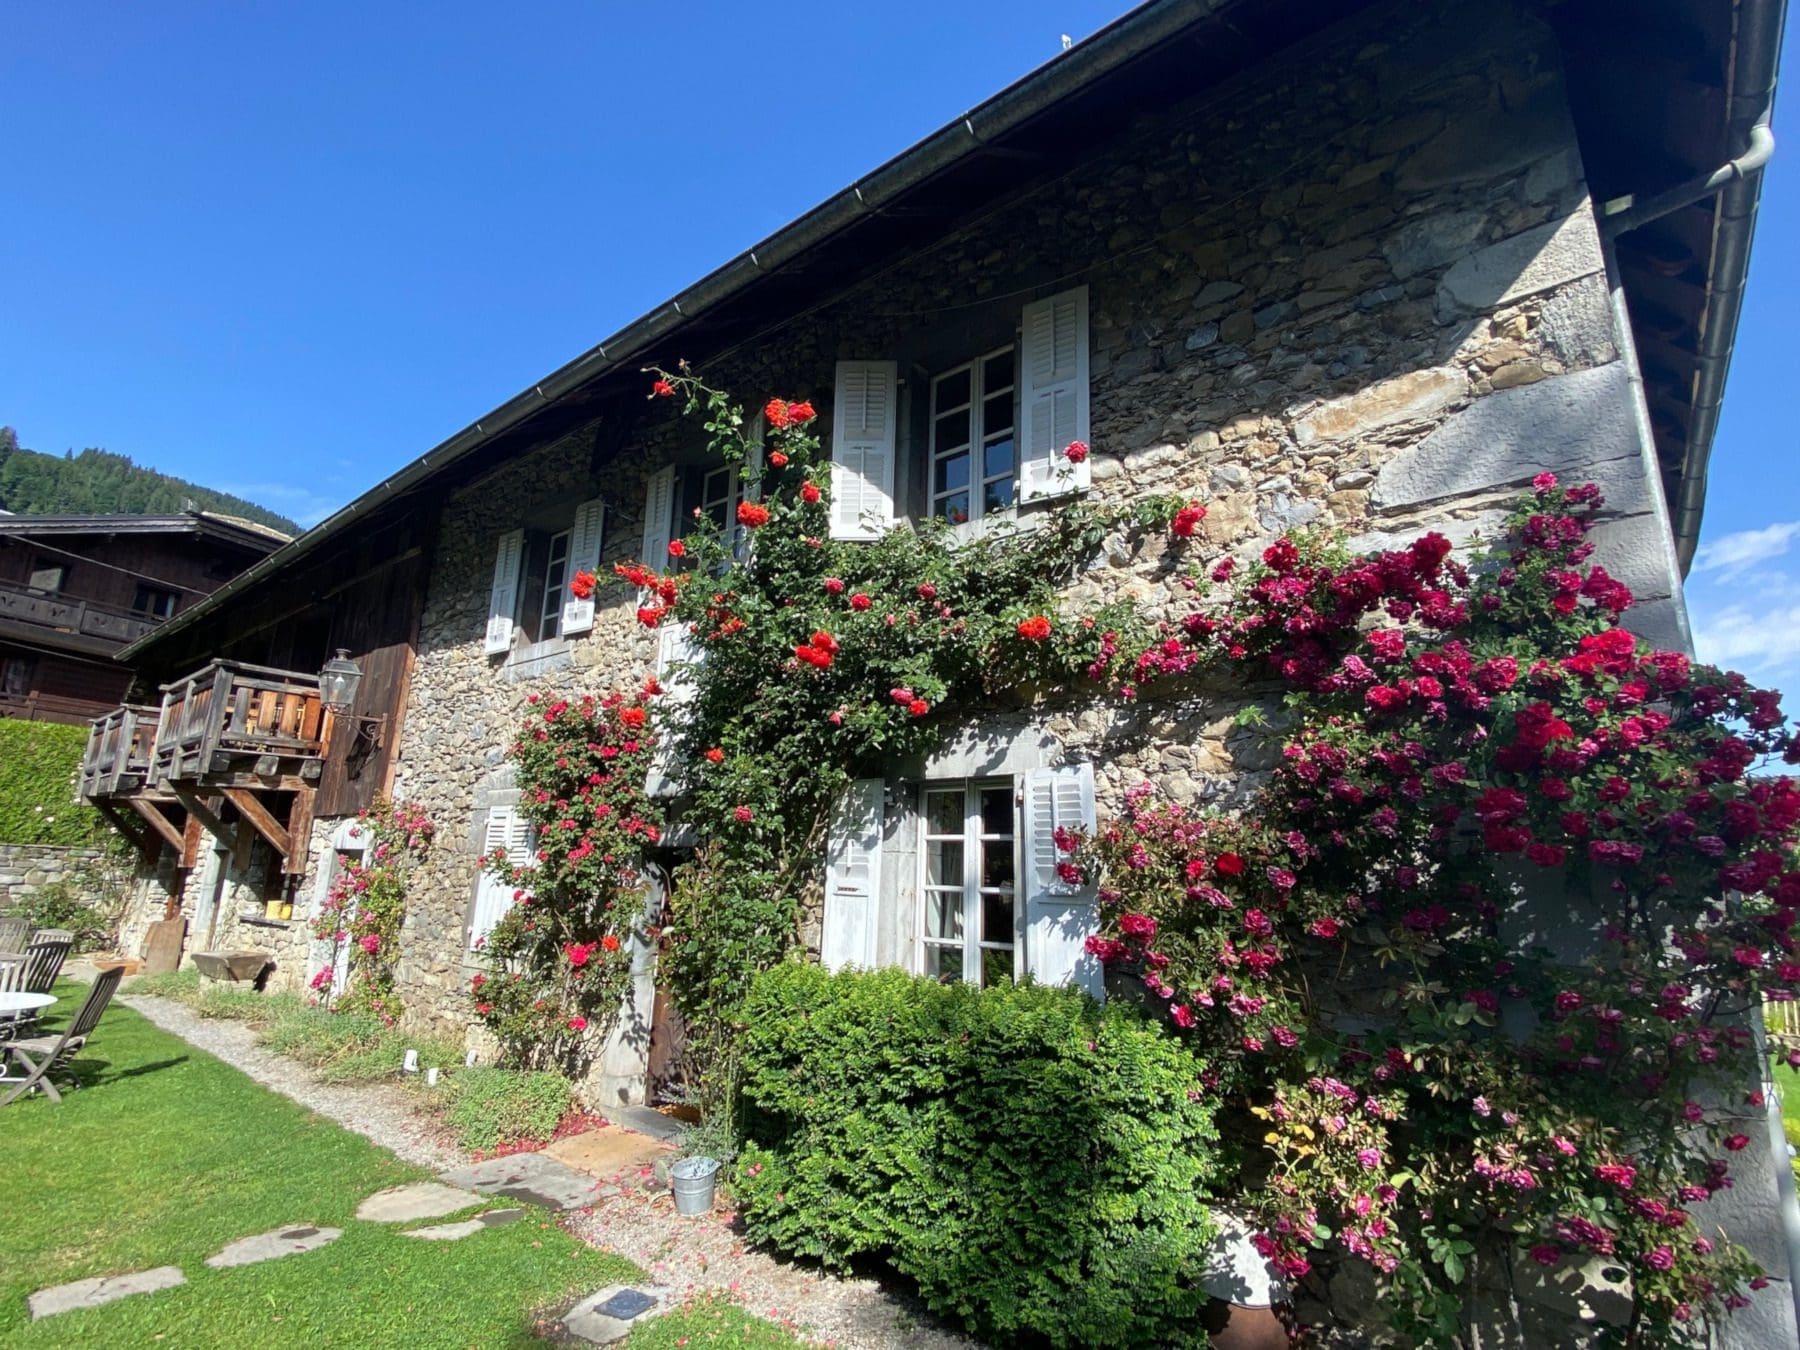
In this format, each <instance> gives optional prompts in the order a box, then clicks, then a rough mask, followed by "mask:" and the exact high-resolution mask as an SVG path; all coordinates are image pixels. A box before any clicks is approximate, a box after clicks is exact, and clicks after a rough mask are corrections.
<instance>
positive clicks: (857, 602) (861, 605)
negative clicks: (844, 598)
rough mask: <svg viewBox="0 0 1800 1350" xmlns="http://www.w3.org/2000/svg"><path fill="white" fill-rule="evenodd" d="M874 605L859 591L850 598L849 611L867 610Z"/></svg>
mask: <svg viewBox="0 0 1800 1350" xmlns="http://www.w3.org/2000/svg"><path fill="white" fill-rule="evenodd" d="M874 603H875V602H874V601H873V600H871V599H869V597H868V596H866V595H864V594H863V593H862V592H861V591H858V592H857V593H856V594H855V595H853V596H851V597H850V608H851V609H867V608H869V606H871V605H873V604H874Z"/></svg>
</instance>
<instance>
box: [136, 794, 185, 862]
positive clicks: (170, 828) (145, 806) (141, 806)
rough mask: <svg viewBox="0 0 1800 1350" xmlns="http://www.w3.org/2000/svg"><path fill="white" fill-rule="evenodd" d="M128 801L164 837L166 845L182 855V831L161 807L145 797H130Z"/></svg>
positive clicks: (183, 843)
mask: <svg viewBox="0 0 1800 1350" xmlns="http://www.w3.org/2000/svg"><path fill="white" fill-rule="evenodd" d="M126 800H127V801H128V802H130V803H131V809H132V810H133V811H136V812H137V813H138V814H139V815H140V816H142V817H143V818H144V821H145V823H146V824H148V825H149V826H150V828H151V829H153V830H155V831H156V832H157V833H158V834H159V835H161V836H162V838H163V842H164V843H166V844H168V846H169V847H170V848H172V849H174V850H175V852H176V853H177V854H179V853H181V851H182V849H183V848H184V846H185V842H184V840H183V839H182V835H181V831H180V830H178V829H176V828H175V824H174V822H173V821H171V820H170V819H169V818H168V817H167V816H165V815H164V814H163V813H162V808H161V807H160V806H158V805H157V804H156V803H155V802H153V801H148V800H146V799H145V798H143V797H128V798H126Z"/></svg>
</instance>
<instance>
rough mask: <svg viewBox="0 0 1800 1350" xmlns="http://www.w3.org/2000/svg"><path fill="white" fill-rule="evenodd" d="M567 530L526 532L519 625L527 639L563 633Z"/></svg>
mask: <svg viewBox="0 0 1800 1350" xmlns="http://www.w3.org/2000/svg"><path fill="white" fill-rule="evenodd" d="M571 533H572V532H571V531H569V530H557V531H556V532H555V533H549V532H547V531H543V530H528V531H526V534H525V588H524V590H525V596H524V612H523V613H522V614H521V615H520V618H519V623H520V626H521V627H522V628H523V629H524V630H525V640H526V641H527V642H548V641H550V640H551V639H552V638H555V637H560V636H561V635H562V612H563V602H564V601H566V600H567V599H568V598H569V597H568V594H567V588H568V584H569V542H570V537H571Z"/></svg>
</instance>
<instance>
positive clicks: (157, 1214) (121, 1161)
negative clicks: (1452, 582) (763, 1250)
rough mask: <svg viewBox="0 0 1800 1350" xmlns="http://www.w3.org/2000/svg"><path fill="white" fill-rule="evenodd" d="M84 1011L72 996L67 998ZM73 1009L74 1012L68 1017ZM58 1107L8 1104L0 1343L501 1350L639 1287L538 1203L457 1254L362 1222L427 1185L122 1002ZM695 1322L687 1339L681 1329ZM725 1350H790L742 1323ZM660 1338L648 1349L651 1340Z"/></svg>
mask: <svg viewBox="0 0 1800 1350" xmlns="http://www.w3.org/2000/svg"><path fill="white" fill-rule="evenodd" d="M58 992H59V993H61V994H62V995H63V996H64V1003H63V1005H62V1009H59V1011H63V1010H67V1009H72V1008H73V1007H74V1006H75V1002H76V999H77V998H78V997H79V996H80V994H81V992H82V991H81V989H80V987H79V986H74V985H70V984H68V983H67V982H65V983H64V984H63V985H62V986H61V988H60V989H59V991H58ZM64 1015H66V1011H65V1014H64ZM78 1064H79V1066H80V1069H81V1073H80V1077H81V1080H82V1086H81V1087H80V1088H79V1089H78V1090H76V1091H74V1092H71V1093H69V1094H67V1097H66V1100H65V1101H64V1103H63V1104H62V1105H61V1106H56V1105H52V1104H51V1103H49V1102H48V1101H45V1100H44V1099H42V1098H41V1097H40V1098H27V1099H25V1100H23V1101H19V1102H15V1103H14V1104H13V1105H11V1106H9V1107H6V1108H4V1110H3V1111H0V1142H3V1143H4V1146H5V1158H6V1164H7V1172H8V1175H9V1177H10V1178H11V1182H10V1187H9V1195H10V1203H8V1204H7V1205H6V1206H5V1210H4V1214H5V1218H4V1221H3V1231H4V1238H3V1239H0V1343H3V1344H5V1345H7V1346H16V1347H25V1348H29V1347H36V1346H57V1347H79V1346H137V1345H151V1344H154V1343H163V1344H168V1345H180V1346H184V1347H188V1346H193V1347H209V1346H220V1347H223V1346H234V1347H235V1346H239V1345H243V1344H246V1343H254V1342H255V1341H257V1340H263V1339H268V1338H272V1337H279V1338H281V1339H282V1340H283V1341H286V1342H288V1343H290V1344H299V1345H307V1346H356V1347H372V1348H375V1350H379V1348H380V1347H388V1346H392V1347H401V1346H407V1347H444V1348H445V1350H450V1348H451V1347H466V1346H481V1347H490V1346H491V1347H508V1346H525V1345H529V1344H533V1343H537V1337H536V1334H535V1325H536V1322H537V1320H538V1317H539V1316H540V1315H541V1314H543V1313H545V1312H546V1311H551V1312H553V1311H554V1310H555V1309H556V1308H557V1306H558V1305H560V1304H561V1303H562V1302H563V1301H564V1300H567V1299H571V1298H573V1297H575V1296H577V1295H581V1294H586V1293H590V1292H592V1291H593V1290H595V1289H597V1288H599V1287H600V1286H602V1285H604V1284H608V1283H612V1282H615V1281H629V1280H633V1279H636V1278H639V1272H638V1271H637V1270H636V1268H635V1267H634V1266H632V1265H631V1263H630V1262H628V1261H626V1260H624V1259H623V1258H621V1257H618V1256H614V1255H610V1254H606V1253H602V1252H598V1251H595V1250H593V1249H592V1248H590V1247H587V1246H586V1245H584V1244H583V1243H581V1242H578V1241H577V1240H576V1239H575V1238H573V1237H571V1236H570V1235H569V1234H567V1233H565V1232H564V1231H563V1230H562V1229H560V1228H558V1227H557V1226H556V1225H555V1223H554V1222H553V1221H552V1220H551V1219H550V1217H549V1216H548V1215H547V1214H543V1213H541V1212H540V1211H536V1210H533V1211H531V1213H530V1217H529V1218H527V1219H526V1220H524V1221H522V1222H519V1223H516V1224H512V1225H510V1226H507V1227H503V1228H496V1229H492V1230H489V1231H487V1232H484V1233H480V1234H477V1235H476V1236H474V1237H471V1238H467V1239H464V1240H463V1241H461V1242H451V1243H427V1242H420V1241H418V1240H416V1239H411V1238H406V1237H403V1236H401V1234H400V1233H399V1232H398V1231H396V1230H395V1229H394V1228H392V1227H389V1226H386V1225H377V1224H368V1223H359V1222H356V1221H355V1220H354V1219H353V1218H352V1217H351V1216H352V1214H353V1213H354V1211H355V1209H356V1206H357V1204H358V1203H359V1202H360V1201H361V1200H362V1199H363V1197H365V1196H366V1195H368V1194H370V1193H371V1192H373V1191H376V1190H379V1189H381V1188H382V1187H384V1186H392V1185H395V1184H397V1183H399V1182H403V1181H410V1180H414V1179H416V1178H419V1177H421V1176H423V1175H425V1174H424V1173H423V1172H422V1171H421V1169H419V1168H415V1167H412V1166H410V1165H408V1164H406V1163H403V1162H401V1161H399V1160H398V1159H396V1158H395V1157H393V1155H391V1154H389V1153H387V1152H386V1151H385V1150H383V1149H379V1148H377V1147H375V1146H374V1145H373V1144H371V1143H369V1142H368V1141H367V1140H365V1139H363V1138H362V1137H361V1136H360V1135H356V1134H353V1133H351V1132H349V1131H347V1130H344V1129H341V1128H340V1127H338V1126H337V1125H335V1124H333V1123H331V1122H330V1121H327V1120H325V1119H323V1118H321V1117H319V1116H316V1115H314V1114H312V1113H311V1112H309V1111H306V1110H305V1109H304V1108H302V1107H300V1106H298V1105H297V1104H295V1103H293V1102H290V1101H289V1100H287V1099H286V1098H285V1097H281V1096H278V1095H277V1094H275V1093H273V1092H270V1091H268V1090H266V1089H264V1088H262V1087H260V1086H259V1085H257V1084H256V1083H254V1082H252V1081H251V1080H250V1079H249V1078H247V1077H245V1076H244V1075H243V1074H241V1073H239V1072H238V1071H237V1070H235V1069H233V1068H231V1067H229V1066H228V1065H226V1064H223V1063H221V1062H220V1061H219V1060H217V1059H214V1058H213V1057H212V1056H211V1055H208V1054H206V1053H204V1052H202V1051H200V1050H196V1049H194V1048H193V1047H192V1046H190V1045H188V1044H187V1043H186V1042H185V1041H182V1040H180V1039H179V1038H177V1037H175V1036H172V1035H170V1034H168V1033H167V1032H164V1031H161V1030H158V1029H157V1028H156V1027H154V1026H152V1025H151V1024H150V1023H148V1022H147V1021H145V1020H144V1019H143V1018H142V1017H140V1016H138V1015H137V1014H136V1013H134V1012H132V1011H131V1010H130V1009H128V1008H124V1007H121V1006H118V1005H115V1006H114V1007H113V1008H112V1009H110V1010H109V1011H108V1012H107V1014H106V1018H105V1020H104V1021H103V1022H102V1023H101V1026H100V1029H99V1031H98V1032H97V1034H96V1035H95V1036H94V1038H93V1040H92V1041H91V1042H90V1048H89V1050H88V1052H87V1053H86V1054H85V1055H84V1056H83V1057H82V1059H81V1060H80V1061H78ZM296 1223H310V1224H318V1225H329V1226H333V1227H341V1228H343V1229H345V1233H344V1236H343V1237H342V1238H340V1239H339V1240H338V1241H336V1242H334V1243H331V1244H330V1245H328V1246H326V1247H322V1248H320V1249H319V1250H317V1251H313V1252H308V1253H306V1254H304V1255H299V1256H290V1257H287V1258H284V1259H282V1260H279V1261H271V1262H267V1263H264V1264H261V1265H255V1266H245V1267H240V1268H237V1269H234V1270H219V1271H215V1270H210V1269H208V1268H207V1267H206V1266H205V1264H204V1261H205V1258H206V1257H207V1256H209V1255H211V1254H212V1253H213V1252H215V1251H217V1250H218V1249H219V1248H221V1247H223V1246H224V1245H225V1244H226V1243H228V1242H230V1241H233V1240H234V1239H236V1238H240V1237H245V1236H248V1235H250V1234H253V1233H261V1232H266V1231H268V1230H270V1229H273V1228H278V1227H283V1226H286V1225H288V1224H296ZM163 1265H177V1266H180V1267H181V1269H182V1270H183V1272H185V1274H186V1275H187V1278H188V1284H187V1285H185V1286H183V1287H182V1288H179V1289H172V1290H167V1291H164V1292H161V1293H156V1294H148V1295H138V1296H135V1297H132V1298H127V1299H122V1300H120V1301H119V1302H117V1303H113V1304H109V1305H107V1306H106V1307H102V1308H93V1309H86V1310H83V1311H79V1312H71V1313H64V1314H61V1315H59V1316H56V1317H52V1318H48V1319H46V1320H44V1321H42V1322H37V1323H32V1322H30V1321H28V1313H27V1310H26V1305H25V1296H26V1295H27V1294H28V1293H30V1292H31V1291H33V1290H36V1289H40V1288H43V1287H46V1286H49V1285H53V1284H61V1283H65V1282H67V1281H70V1280H78V1279H82V1278H85V1277H87V1276H92V1275H106V1274H116V1273H120V1272H123V1271H129V1270H142V1269H146V1268H149V1267H152V1266H163ZM744 1317H745V1315H744V1314H742V1313H741V1312H739V1311H738V1310H736V1309H730V1310H725V1309H720V1308H715V1307H714V1306H713V1305H712V1304H710V1303H709V1304H706V1305H705V1306H703V1307H701V1306H698V1305H697V1306H696V1307H694V1308H690V1309H689V1310H687V1311H686V1312H682V1313H674V1314H671V1315H670V1318H669V1319H667V1320H666V1321H665V1322H662V1323H655V1324H649V1325H647V1326H646V1327H645V1328H644V1329H643V1330H642V1331H641V1332H639V1333H637V1334H635V1335H634V1336H633V1339H632V1341H631V1345H632V1346H634V1347H639V1350H642V1348H643V1347H652V1350H654V1347H658V1346H662V1345H666V1344H672V1343H673V1342H672V1341H670V1340H668V1339H667V1338H668V1337H670V1336H676V1337H679V1336H680V1335H682V1334H688V1335H689V1336H690V1341H689V1343H690V1344H707V1343H709V1342H708V1341H707V1340H705V1339H695V1337H704V1336H709V1335H712V1333H713V1331H714V1330H715V1329H716V1328H720V1327H726V1326H732V1327H734V1328H735V1327H736V1323H737V1319H742V1318H744ZM678 1318H681V1319H686V1320H688V1321H689V1322H691V1323H692V1324H693V1327H694V1330H693V1331H692V1332H687V1333H684V1332H682V1331H681V1330H680V1326H681V1323H680V1322H679V1321H677V1320H676V1319H678ZM744 1325H745V1326H746V1327H748V1328H749V1329H748V1330H745V1331H743V1332H742V1333H741V1334H740V1333H739V1332H738V1331H736V1330H733V1331H732V1333H731V1334H732V1335H733V1336H736V1337H737V1339H733V1340H718V1339H717V1338H715V1339H714V1340H713V1342H711V1343H716V1344H741V1345H764V1344H766V1345H784V1344H794V1343H795V1342H792V1341H791V1340H788V1341H783V1340H781V1339H767V1338H764V1333H763V1332H762V1331H760V1330H758V1329H757V1328H758V1327H767V1328H768V1331H769V1333H771V1334H774V1335H777V1336H778V1335H781V1334H785V1333H778V1332H777V1331H776V1329H775V1328H773V1327H768V1324H766V1323H756V1322H754V1319H749V1320H747V1321H745V1323H744ZM652 1332H654V1335H653V1336H652V1335H651V1334H650V1333H652Z"/></svg>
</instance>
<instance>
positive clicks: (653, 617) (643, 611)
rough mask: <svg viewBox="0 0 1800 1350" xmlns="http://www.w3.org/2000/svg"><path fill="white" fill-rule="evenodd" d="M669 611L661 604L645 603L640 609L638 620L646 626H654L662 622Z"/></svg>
mask: <svg viewBox="0 0 1800 1350" xmlns="http://www.w3.org/2000/svg"><path fill="white" fill-rule="evenodd" d="M665 613H667V611H666V610H665V609H664V608H663V607H662V606H661V605H645V606H643V607H642V608H640V609H639V610H638V622H639V623H641V624H643V625H644V627H646V628H654V627H656V625H657V624H659V623H661V622H662V616H663V615H664V614H665Z"/></svg>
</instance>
